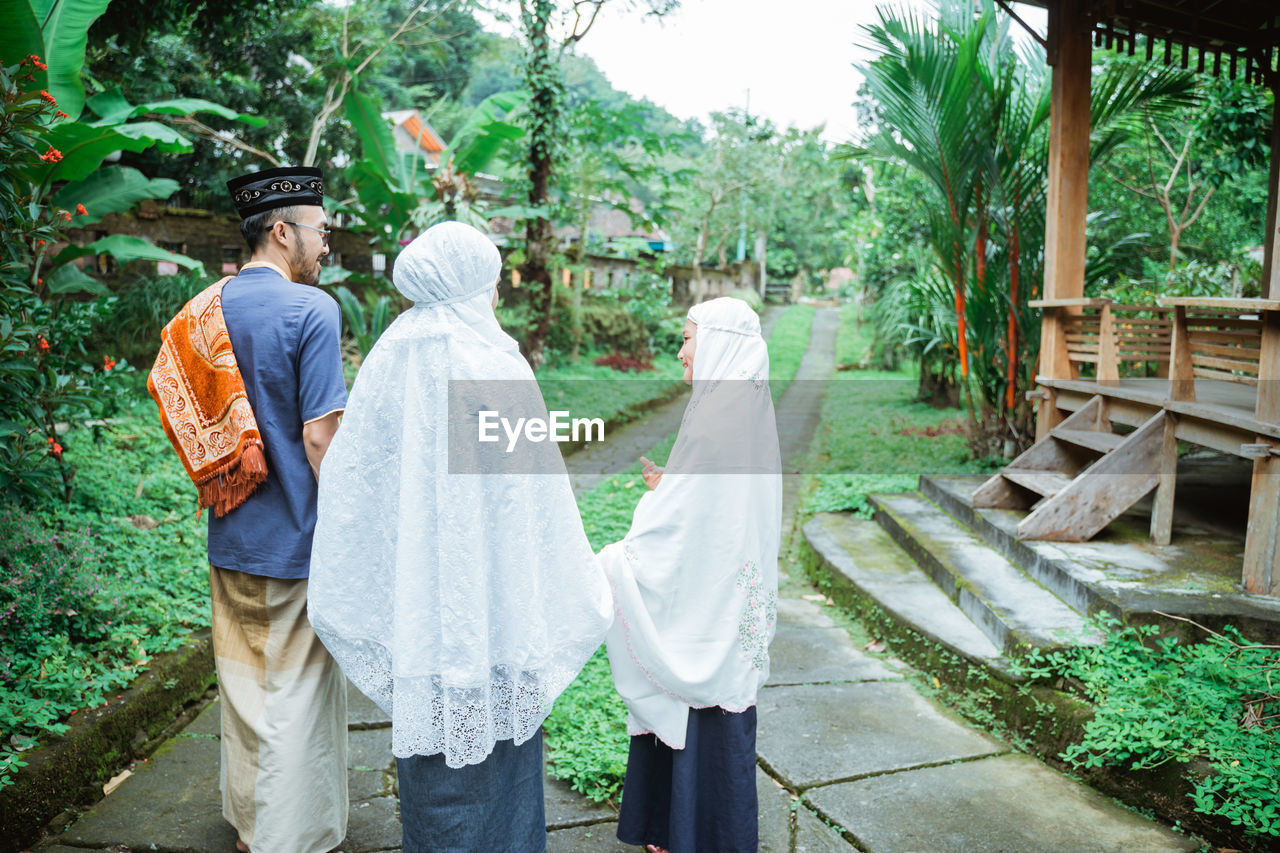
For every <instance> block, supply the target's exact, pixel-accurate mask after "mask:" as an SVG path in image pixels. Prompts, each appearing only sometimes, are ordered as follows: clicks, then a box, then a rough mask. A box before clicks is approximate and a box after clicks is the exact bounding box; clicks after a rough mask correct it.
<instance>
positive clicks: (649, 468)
mask: <svg viewBox="0 0 1280 853" xmlns="http://www.w3.org/2000/svg"><path fill="white" fill-rule="evenodd" d="M640 463H641V464H642V465H643V466H644V467H643V468H641V469H640V476H641V477H644V484H645V485H646V486H648V487H649V488H651V489H656V488H658V481H659V480H661V479H662V471H663V469H662V468H659V467H658V466H657V465H654V464H653V462H652V461H650V460H649V459H646V458H645V457H643V456H641V457H640Z"/></svg>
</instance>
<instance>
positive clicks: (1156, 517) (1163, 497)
mask: <svg viewBox="0 0 1280 853" xmlns="http://www.w3.org/2000/svg"><path fill="white" fill-rule="evenodd" d="M1177 426H1178V418H1177V416H1176V415H1174V414H1172V413H1171V412H1167V411H1166V412H1165V413H1164V439H1163V441H1162V443H1161V446H1160V457H1159V459H1158V460H1157V462H1156V464H1157V466H1158V467H1159V477H1160V482H1159V484H1158V485H1157V486H1156V491H1155V495H1154V497H1153V500H1152V504H1151V541H1152V542H1154V543H1155V544H1156V545H1168V544H1169V542H1170V541H1171V540H1172V539H1173V496H1174V490H1175V487H1176V485H1177V478H1178V438H1177V435H1176V434H1175V433H1176V429H1177Z"/></svg>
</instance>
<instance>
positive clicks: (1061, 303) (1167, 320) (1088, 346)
mask: <svg viewBox="0 0 1280 853" xmlns="http://www.w3.org/2000/svg"><path fill="white" fill-rule="evenodd" d="M1030 304H1031V306H1032V307H1036V308H1042V309H1055V310H1061V311H1063V316H1061V318H1060V321H1061V323H1062V325H1063V330H1064V336H1065V340H1066V353H1067V360H1068V361H1069V362H1070V363H1071V369H1072V376H1071V377H1070V378H1072V379H1077V378H1081V377H1082V375H1083V377H1084V378H1094V379H1097V380H1099V381H1107V380H1118V379H1120V378H1121V376H1122V375H1123V376H1135V375H1136V376H1157V377H1166V376H1168V375H1169V363H1170V360H1171V358H1172V352H1173V321H1172V319H1171V317H1170V315H1171V314H1172V313H1173V309H1172V308H1167V307H1164V306H1161V305H1116V304H1113V303H1112V302H1111V300H1110V299H1078V300H1076V299H1060V300H1038V301H1036V302H1032V303H1030ZM1072 309H1076V310H1078V311H1079V313H1075V312H1074V311H1073V310H1072ZM1085 365H1089V366H1090V367H1085ZM1082 367H1085V373H1084V374H1082V373H1081V368H1082ZM1089 373H1092V374H1093V375H1092V377H1090V376H1088V374H1089ZM1060 378H1066V377H1060Z"/></svg>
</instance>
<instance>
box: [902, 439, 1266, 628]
mask: <svg viewBox="0 0 1280 853" xmlns="http://www.w3.org/2000/svg"><path fill="white" fill-rule="evenodd" d="M1179 466H1180V467H1179V473H1178V479H1179V491H1180V494H1183V495H1189V494H1191V489H1192V487H1195V486H1196V485H1197V484H1198V483H1199V480H1198V479H1197V478H1198V477H1199V478H1202V479H1206V483H1207V485H1206V486H1204V487H1202V489H1203V490H1204V491H1205V492H1206V493H1207V494H1212V498H1207V499H1216V500H1217V501H1218V502H1219V503H1221V502H1222V500H1223V498H1222V497H1221V495H1219V494H1217V493H1214V492H1213V488H1214V485H1213V484H1214V483H1219V482H1221V481H1223V480H1224V479H1225V475H1224V472H1223V471H1221V470H1219V469H1218V468H1215V467H1212V466H1210V467H1209V468H1208V472H1207V474H1206V473H1204V472H1201V471H1200V470H1199V469H1198V468H1196V467H1193V466H1187V467H1186V469H1185V470H1184V467H1183V465H1182V463H1179ZM981 483H982V478H980V477H971V476H933V475H930V476H924V477H921V478H920V491H921V493H922V494H924V495H925V496H926V497H928V498H929V499H930V500H932V501H934V502H935V503H936V504H938V506H940V507H941V508H942V509H944V510H945V511H946V512H947V513H948V514H950V515H951V516H953V517H954V518H956V519H958V520H959V521H960V522H961V523H962V524H964V525H965V526H966V527H968V528H969V529H970V530H972V531H973V533H975V534H976V535H977V536H978V537H979V538H980V539H981V540H982V541H983V542H984V543H985V544H986V545H987V546H989V547H991V548H993V549H994V550H995V551H997V552H998V553H999V554H1001V555H1002V556H1003V557H1004V558H1005V559H1007V560H1010V561H1012V562H1013V563H1016V564H1017V565H1018V566H1019V567H1021V568H1022V570H1023V571H1024V572H1026V574H1027V575H1029V576H1030V577H1032V578H1034V579H1035V580H1036V581H1037V582H1039V583H1040V584H1041V585H1043V586H1044V587H1046V588H1047V589H1049V590H1050V591H1051V592H1053V593H1054V594H1055V595H1057V596H1058V597H1059V598H1061V599H1062V600H1063V601H1065V602H1066V603H1067V604H1069V605H1070V606H1071V607H1072V608H1074V609H1075V610H1077V611H1079V612H1081V613H1098V612H1100V611H1104V610H1105V611H1107V612H1109V613H1111V614H1112V615H1114V616H1116V617H1118V618H1120V619H1123V620H1125V621H1133V620H1137V621H1142V622H1153V623H1159V624H1161V625H1162V626H1163V628H1164V630H1165V631H1166V633H1171V634H1177V633H1179V632H1181V633H1182V635H1183V636H1185V637H1186V638H1187V639H1199V638H1201V637H1203V633H1202V632H1200V631H1199V629H1194V630H1188V626H1187V624H1186V623H1171V620H1169V619H1168V618H1167V617H1165V616H1162V615H1160V614H1162V613H1163V614H1174V615H1177V616H1182V617H1185V618H1188V619H1192V620H1194V621H1196V622H1198V623H1199V624H1201V625H1206V626H1208V627H1210V628H1212V629H1214V630H1221V629H1222V627H1223V626H1225V625H1233V626H1235V627H1236V628H1239V629H1240V630H1241V631H1242V632H1243V633H1244V635H1245V636H1246V637H1249V638H1250V639H1251V640H1253V641H1254V642H1257V643H1268V644H1274V643H1280V599H1276V598H1274V597H1272V596H1266V595H1248V594H1246V593H1243V592H1241V591H1240V589H1239V575H1238V574H1236V572H1237V571H1238V569H1237V568H1235V567H1238V566H1239V565H1240V563H1241V561H1242V560H1243V553H1244V545H1243V542H1242V541H1241V542H1238V543H1234V544H1233V543H1232V541H1230V540H1229V539H1226V538H1224V537H1222V536H1221V535H1218V534H1214V533H1212V532H1210V531H1206V530H1196V531H1192V530H1190V529H1185V528H1178V530H1177V536H1176V538H1175V544H1174V545H1173V546H1163V547H1161V546H1157V545H1152V544H1151V543H1150V541H1149V540H1148V538H1147V536H1146V519H1145V518H1142V519H1139V524H1138V525H1137V529H1136V530H1134V531H1132V532H1131V533H1118V534H1116V535H1112V536H1109V537H1099V538H1098V539H1095V540H1093V541H1090V542H1037V541H1033V540H1025V539H1019V538H1018V536H1017V532H1018V522H1019V521H1020V520H1021V519H1022V518H1023V517H1025V515H1026V514H1025V513H1024V512H1018V511H1014V510H1003V509H974V508H973V506H972V504H971V502H970V498H971V497H972V495H973V492H974V490H975V489H976V488H977V487H978V486H979V485H981ZM1192 509H1193V510H1194V509H1196V507H1194V506H1193V507H1192ZM1176 523H1179V522H1176ZM1181 523H1185V522H1181ZM1104 540H1105V541H1104ZM1222 566H1230V567H1232V569H1231V570H1230V571H1225V572H1224V571H1223V570H1222V569H1221V567H1222Z"/></svg>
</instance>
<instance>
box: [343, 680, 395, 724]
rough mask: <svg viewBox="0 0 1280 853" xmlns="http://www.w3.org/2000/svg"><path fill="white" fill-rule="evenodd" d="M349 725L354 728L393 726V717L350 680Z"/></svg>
mask: <svg viewBox="0 0 1280 853" xmlns="http://www.w3.org/2000/svg"><path fill="white" fill-rule="evenodd" d="M347 726H348V727H350V728H353V729H368V728H378V727H382V726H386V727H387V728H388V729H389V728H390V727H391V718H390V717H388V716H387V715H386V714H384V713H383V712H382V709H381V708H379V707H378V706H377V705H375V704H373V700H372V699H370V698H369V697H368V696H365V695H364V694H363V693H361V692H360V691H359V690H357V689H356V686H355V685H354V684H352V683H351V682H350V681H348V682H347Z"/></svg>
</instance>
